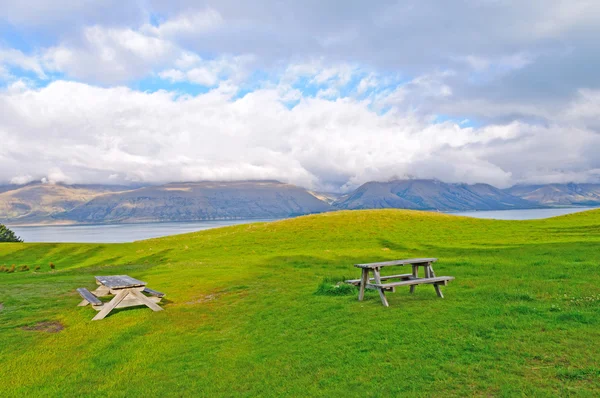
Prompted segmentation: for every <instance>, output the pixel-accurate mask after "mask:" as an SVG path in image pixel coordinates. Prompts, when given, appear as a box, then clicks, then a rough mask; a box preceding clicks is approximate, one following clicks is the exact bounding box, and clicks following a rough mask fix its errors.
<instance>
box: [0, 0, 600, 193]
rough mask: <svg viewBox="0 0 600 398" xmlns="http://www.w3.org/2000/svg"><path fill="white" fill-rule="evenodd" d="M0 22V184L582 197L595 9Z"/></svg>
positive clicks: (452, 6) (598, 137)
mask: <svg viewBox="0 0 600 398" xmlns="http://www.w3.org/2000/svg"><path fill="white" fill-rule="evenodd" d="M0 9H1V10H2V12H1V13H0V183H10V182H12V183H26V182H28V181H32V180H39V179H41V178H46V179H48V180H50V181H56V182H66V183H119V184H121V183H130V182H153V183H154V182H167V181H191V180H232V179H233V180H235V179H278V180H281V181H285V182H291V183H294V184H298V185H302V186H305V187H308V188H312V189H318V190H324V191H344V190H348V189H351V188H353V187H356V186H357V185H358V184H361V183H363V182H366V181H369V180H388V179H390V178H404V177H408V176H413V177H419V178H438V179H440V180H443V181H447V182H467V183H475V182H487V183H491V184H494V185H496V186H499V187H506V186H509V185H512V184H517V183H548V182H569V181H574V182H584V181H586V182H600V156H598V153H599V152H600V72H599V71H600V41H599V40H598V38H599V37H600V2H599V1H597V0H528V1H522V0H454V1H445V0H415V1H412V0H399V1H388V0H378V1H366V0H360V1H359V0H343V1H342V0H329V1H327V0H325V1H324V0H319V1H316V0H305V1H287V0H255V1H252V2H250V1H241V0H237V1H234V0H218V1H192V0H170V1H168V2H167V1H159V0H139V1H137V0H132V1H126V2H124V1H122V0H119V1H116V0H104V1H99V0H98V1H91V0H54V1H49V0H46V1H43V0H27V1H14V0H0Z"/></svg>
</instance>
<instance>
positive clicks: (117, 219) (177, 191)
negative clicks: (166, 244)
mask: <svg viewBox="0 0 600 398" xmlns="http://www.w3.org/2000/svg"><path fill="white" fill-rule="evenodd" d="M584 205H587V206H590V205H591V206H594V205H598V206H600V184H574V183H570V184H546V185H541V184H540V185H516V186H513V187H510V188H507V189H499V188H496V187H494V186H492V185H489V184H483V183H479V184H464V183H445V182H442V181H439V180H426V179H406V180H392V181H387V182H378V181H370V182H367V183H365V184H363V185H361V186H359V187H358V188H356V189H355V190H353V191H352V192H349V193H347V194H336V193H324V192H315V191H309V190H307V189H304V188H302V187H298V186H295V185H292V184H286V183H282V182H279V181H275V180H244V181H197V182H193V181H192V182H172V183H167V184H162V185H142V184H136V185H131V186H126V185H102V184H87V185H86V184H75V185H68V184H60V183H57V184H50V183H41V182H35V183H29V184H24V185H15V184H12V185H3V186H0V223H4V224H9V225H40V224H85V223H94V224H96V223H135V222H156V221H158V222H160V221H200V220H214V219H240V218H248V219H252V218H285V217H294V216H298V215H304V214H312V213H320V212H327V211H335V210H344V209H350V210H351V209H379V208H405V209H413V210H433V211H444V212H452V211H471V210H508V209H532V208H542V207H557V206H558V207H564V206H584Z"/></svg>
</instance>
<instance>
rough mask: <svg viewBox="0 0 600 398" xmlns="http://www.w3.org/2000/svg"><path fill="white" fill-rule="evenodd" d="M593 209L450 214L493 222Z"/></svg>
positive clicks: (570, 208) (540, 217)
mask: <svg viewBox="0 0 600 398" xmlns="http://www.w3.org/2000/svg"><path fill="white" fill-rule="evenodd" d="M593 209H595V207H568V208H560V209H518V210H494V211H465V212H460V213H451V214H455V215H457V216H467V217H474V218H488V219H494V220H537V219H542V218H550V217H558V216H564V215H565V214H571V213H579V212H581V211H586V210H593Z"/></svg>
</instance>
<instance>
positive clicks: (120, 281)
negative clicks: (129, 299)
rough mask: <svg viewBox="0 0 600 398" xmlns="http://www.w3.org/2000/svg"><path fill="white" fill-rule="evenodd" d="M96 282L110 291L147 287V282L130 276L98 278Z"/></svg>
mask: <svg viewBox="0 0 600 398" xmlns="http://www.w3.org/2000/svg"><path fill="white" fill-rule="evenodd" d="M96 280H97V281H98V282H99V283H100V284H101V285H104V286H106V287H107V288H109V289H126V288H130V287H140V286H146V282H143V281H140V280H139V279H135V278H132V277H130V276H129V275H109V276H96Z"/></svg>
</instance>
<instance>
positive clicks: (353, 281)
mask: <svg viewBox="0 0 600 398" xmlns="http://www.w3.org/2000/svg"><path fill="white" fill-rule="evenodd" d="M363 269H368V268H363ZM412 276H413V275H412V274H400V275H388V276H380V278H381V280H382V281H385V280H388V279H409V278H412ZM374 280H375V279H374V278H369V281H374ZM360 281H361V280H360V279H349V280H347V281H345V282H346V283H349V284H351V285H355V286H360Z"/></svg>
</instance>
